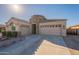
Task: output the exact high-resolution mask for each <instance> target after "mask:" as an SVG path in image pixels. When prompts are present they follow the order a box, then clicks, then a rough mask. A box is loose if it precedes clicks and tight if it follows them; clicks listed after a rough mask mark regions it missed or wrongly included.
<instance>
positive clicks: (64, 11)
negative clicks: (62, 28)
mask: <svg viewBox="0 0 79 59" xmlns="http://www.w3.org/2000/svg"><path fill="white" fill-rule="evenodd" d="M10 7H11V6H10V4H9V5H7V4H2V5H1V4H0V23H2V24H3V23H5V22H6V21H8V20H9V19H10V18H11V17H17V18H20V19H23V20H27V21H28V20H29V19H30V17H31V16H32V15H43V16H45V17H46V18H47V19H68V20H67V26H72V25H76V24H79V5H77V4H75V5H74V4H69V5H68V4H67V5H65V4H29V5H28V4H25V5H24V4H22V5H19V7H20V8H21V12H15V11H13V10H12V9H11V8H10Z"/></svg>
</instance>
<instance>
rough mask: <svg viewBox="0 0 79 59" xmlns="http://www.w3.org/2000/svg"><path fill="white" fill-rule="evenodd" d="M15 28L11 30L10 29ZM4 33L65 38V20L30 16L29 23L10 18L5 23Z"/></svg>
mask: <svg viewBox="0 0 79 59" xmlns="http://www.w3.org/2000/svg"><path fill="white" fill-rule="evenodd" d="M13 26H14V27H15V29H14V30H13V29H12V27H13ZM6 31H17V32H20V33H21V35H29V34H47V35H60V36H66V19H47V18H45V17H44V16H42V15H33V16H31V18H30V20H29V22H27V21H24V20H21V19H18V18H15V17H12V18H11V19H10V20H9V21H8V22H6Z"/></svg>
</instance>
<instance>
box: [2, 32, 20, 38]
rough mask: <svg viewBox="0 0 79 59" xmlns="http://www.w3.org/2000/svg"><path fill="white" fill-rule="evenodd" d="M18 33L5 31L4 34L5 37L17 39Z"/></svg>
mask: <svg viewBox="0 0 79 59" xmlns="http://www.w3.org/2000/svg"><path fill="white" fill-rule="evenodd" d="M17 33H18V32H16V31H14V32H11V31H7V32H6V31H5V32H2V34H3V36H6V37H17Z"/></svg>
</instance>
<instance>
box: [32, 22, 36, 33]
mask: <svg viewBox="0 0 79 59" xmlns="http://www.w3.org/2000/svg"><path fill="white" fill-rule="evenodd" d="M32 34H36V24H32Z"/></svg>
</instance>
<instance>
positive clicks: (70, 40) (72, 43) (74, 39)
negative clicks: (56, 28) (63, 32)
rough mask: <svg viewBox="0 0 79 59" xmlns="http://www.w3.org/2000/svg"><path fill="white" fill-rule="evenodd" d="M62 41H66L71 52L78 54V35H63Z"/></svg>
mask: <svg viewBox="0 0 79 59" xmlns="http://www.w3.org/2000/svg"><path fill="white" fill-rule="evenodd" d="M64 41H65V42H66V44H67V46H68V48H69V51H70V53H71V54H73V55H74V54H75V55H79V36H70V35H69V36H67V37H64Z"/></svg>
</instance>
